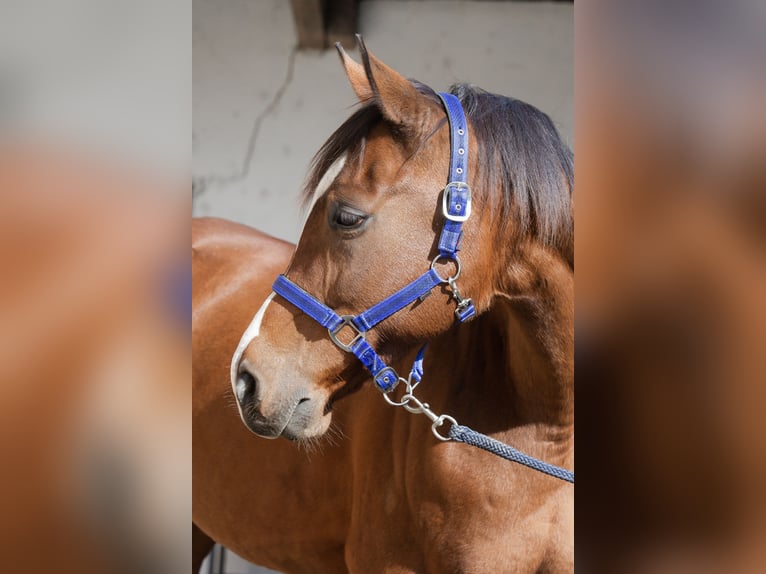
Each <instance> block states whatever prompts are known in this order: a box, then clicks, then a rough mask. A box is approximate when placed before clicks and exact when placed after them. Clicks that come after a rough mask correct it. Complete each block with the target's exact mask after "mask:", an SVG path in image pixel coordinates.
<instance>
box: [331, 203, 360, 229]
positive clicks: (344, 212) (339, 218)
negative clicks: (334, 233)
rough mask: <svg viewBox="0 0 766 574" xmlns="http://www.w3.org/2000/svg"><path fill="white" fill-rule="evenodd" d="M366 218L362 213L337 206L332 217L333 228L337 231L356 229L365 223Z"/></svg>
mask: <svg viewBox="0 0 766 574" xmlns="http://www.w3.org/2000/svg"><path fill="white" fill-rule="evenodd" d="M366 219H367V216H366V215H364V214H363V213H359V212H358V211H356V210H354V209H351V208H349V207H345V206H338V208H337V209H336V210H335V213H334V214H333V216H332V223H333V226H335V227H337V228H338V229H344V230H351V229H356V228H358V227H359V226H361V225H362V223H364V222H365V220H366Z"/></svg>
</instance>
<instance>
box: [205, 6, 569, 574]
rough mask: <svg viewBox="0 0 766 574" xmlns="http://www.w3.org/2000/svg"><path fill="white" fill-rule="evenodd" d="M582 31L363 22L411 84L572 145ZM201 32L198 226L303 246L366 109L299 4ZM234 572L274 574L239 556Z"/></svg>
mask: <svg viewBox="0 0 766 574" xmlns="http://www.w3.org/2000/svg"><path fill="white" fill-rule="evenodd" d="M573 24H574V23H573V9H572V4H566V3H565V4H560V3H555V4H554V3H551V4H549V3H540V2H532V3H523V2H522V3H516V2H510V3H508V2H474V1H451V2H449V1H445V2H442V1H428V2H422V1H421V2H402V1H383V0H376V1H374V2H373V1H370V2H362V4H361V6H360V14H359V32H360V33H362V34H363V35H364V37H365V42H366V44H367V47H368V49H370V50H371V51H372V52H373V53H374V54H375V55H377V56H378V57H379V58H381V59H382V60H383V61H385V62H386V63H387V64H389V65H390V66H392V67H393V68H394V69H396V70H398V71H399V72H401V73H402V74H404V75H405V76H407V77H411V78H417V79H418V80H420V81H422V82H425V83H427V84H429V85H430V86H431V87H433V88H435V89H446V88H447V87H449V85H450V84H452V83H454V82H459V81H462V82H471V83H473V84H476V85H478V86H481V87H482V88H484V89H487V90H490V91H493V92H498V93H502V94H506V95H510V96H514V97H516V98H519V99H522V100H525V101H528V102H530V103H532V104H534V105H536V106H537V107H539V108H540V109H542V110H543V111H545V112H546V113H548V114H549V115H550V116H551V117H552V118H553V120H554V122H555V123H556V124H557V126H558V128H559V130H560V131H561V133H562V135H563V136H564V138H565V139H566V141H567V142H568V143H569V144H570V145H572V143H573V142H572V132H573V95H574V86H573V41H574V29H573ZM193 30H194V31H193V42H194V45H193V50H194V51H193V55H194V80H193V86H194V103H193V106H194V108H193V109H194V132H193V160H194V163H193V165H194V167H193V173H194V215H196V216H202V215H214V216H218V217H225V218H228V219H232V220H236V221H241V222H243V223H247V224H249V225H253V226H255V227H257V228H259V229H261V230H263V231H266V232H267V233H270V234H272V235H275V236H277V237H281V238H283V239H288V240H291V241H295V240H297V238H298V235H299V233H300V228H301V224H302V214H301V213H300V211H299V204H298V194H299V190H300V187H301V184H302V182H303V178H304V176H305V174H306V170H307V168H308V165H309V162H310V160H311V157H312V156H313V154H314V153H315V152H316V150H317V149H318V148H319V147H320V146H321V145H322V143H323V142H324V140H325V139H326V138H327V137H328V136H329V135H330V134H331V133H332V131H333V130H334V129H335V128H336V127H337V126H339V125H340V124H341V122H342V121H343V120H344V119H345V118H346V117H348V115H350V113H351V112H350V108H351V106H352V105H353V104H354V103H355V102H356V97H355V96H354V93H353V92H352V90H351V88H350V86H349V85H348V83H347V81H346V78H345V75H344V73H343V69H342V67H341V65H340V61H339V60H338V56H337V54H336V52H335V50H334V49H333V50H328V51H325V52H296V51H295V50H294V49H293V46H294V44H295V34H294V29H293V22H292V15H291V12H290V3H289V2H288V0H195V1H194V28H193ZM348 48H350V47H347V49H348ZM351 54H352V56H354V57H356V58H357V59H358V53H357V52H356V51H352V52H351ZM226 570H227V572H232V573H238V574H239V573H243V574H244V573H247V572H249V573H255V572H265V571H264V570H261V569H257V568H255V567H253V566H249V565H247V564H246V563H245V562H244V561H242V560H240V559H238V558H237V557H236V556H233V555H232V554H230V553H229V554H228V555H227V569H226ZM203 571H206V570H204V569H203Z"/></svg>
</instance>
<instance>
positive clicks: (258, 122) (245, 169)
mask: <svg viewBox="0 0 766 574" xmlns="http://www.w3.org/2000/svg"><path fill="white" fill-rule="evenodd" d="M297 54H298V47H297V46H295V47H293V48H292V49H291V50H290V55H289V56H288V58H287V71H286V72H285V78H284V80H282V84H281V85H280V86H279V88H278V89H277V91H276V92H274V97H273V98H271V101H270V102H269V103H268V105H267V106H266V107H265V108H263V111H262V112H261V113H260V114H258V116H257V117H256V118H255V121H254V122H253V127H252V129H251V130H250V137H249V138H248V140H247V148H246V150H245V157H244V160H243V161H242V168H241V169H240V170H239V172H238V173H235V174H232V175H217V174H212V175H207V176H199V177H195V178H192V204H194V203H195V202H196V201H197V200H199V199H200V197H202V195H203V194H204V193H205V192H206V191H207V190H209V189H210V184H225V183H236V182H239V181H243V180H244V179H245V178H246V177H247V176H248V175H250V167H251V165H252V162H253V156H254V155H255V149H256V147H257V144H258V136H259V134H260V132H261V126H262V125H263V122H264V120H265V119H266V118H267V117H268V116H269V115H271V114H272V113H273V112H274V110H275V109H276V108H277V106H278V105H279V103H280V101H282V98H283V97H284V95H285V92H287V89H288V88H289V87H290V84H291V83H292V81H293V72H294V71H295V57H296V55H297Z"/></svg>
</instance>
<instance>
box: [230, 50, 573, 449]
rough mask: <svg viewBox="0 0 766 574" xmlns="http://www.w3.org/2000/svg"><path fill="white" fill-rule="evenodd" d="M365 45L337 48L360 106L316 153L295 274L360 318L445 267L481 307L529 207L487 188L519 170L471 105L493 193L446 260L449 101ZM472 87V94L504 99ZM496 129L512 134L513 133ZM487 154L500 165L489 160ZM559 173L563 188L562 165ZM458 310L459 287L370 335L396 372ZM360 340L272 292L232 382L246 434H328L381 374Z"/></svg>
mask: <svg viewBox="0 0 766 574" xmlns="http://www.w3.org/2000/svg"><path fill="white" fill-rule="evenodd" d="M359 48H360V53H361V58H362V64H359V63H357V62H355V61H354V60H352V59H351V58H350V57H349V56H347V55H346V53H345V52H344V51H343V49H342V48H340V47H338V51H339V53H340V56H341V61H342V63H343V67H344V68H345V71H346V75H347V77H348V80H349V82H350V83H351V86H352V88H353V90H354V92H355V93H356V95H357V96H358V98H359V100H360V102H361V106H360V108H359V109H358V110H357V111H356V112H355V113H354V114H353V115H352V116H351V117H350V118H349V119H348V120H347V121H346V122H345V123H344V124H343V125H342V126H341V127H340V128H338V130H337V131H336V132H335V133H334V134H333V135H332V136H331V137H330V139H329V140H328V141H327V142H326V143H325V144H324V146H323V147H322V148H321V149H320V151H319V152H318V154H317V156H316V157H315V158H314V162H313V166H312V170H311V173H310V175H309V178H308V180H307V184H306V190H305V193H306V200H307V202H308V203H309V204H310V208H309V210H310V211H309V215H308V218H307V221H306V224H305V227H304V229H303V233H302V235H301V237H300V239H299V242H298V245H297V248H296V251H295V254H294V256H293V259H292V261H291V263H290V265H289V267H288V269H287V271H286V272H285V276H286V277H287V278H288V279H289V280H290V282H292V283H293V284H295V285H297V286H299V287H300V288H301V289H303V290H305V292H307V293H309V294H311V296H313V297H314V298H315V299H316V300H318V301H321V302H322V303H323V304H324V305H326V306H327V307H329V308H330V309H332V310H333V311H334V312H335V313H337V314H338V315H340V316H354V315H356V314H358V313H360V312H362V311H363V310H365V309H368V308H370V307H371V306H373V305H375V304H377V303H379V302H380V301H382V300H384V299H385V298H386V297H388V296H389V295H391V294H392V293H394V292H396V291H397V290H399V289H401V288H402V287H403V286H404V285H406V284H407V283H408V282H410V281H412V280H414V279H415V278H417V277H418V276H419V275H421V274H423V273H424V271H426V270H428V268H429V265H430V264H431V262H433V261H435V265H434V270H435V271H436V272H437V273H438V275H439V276H440V277H451V276H452V277H454V276H455V275H456V274H457V273H458V271H461V274H460V290H461V292H463V293H464V294H466V295H467V296H470V297H471V298H472V299H473V304H474V305H475V309H476V312H477V313H481V312H482V311H484V310H486V309H487V308H488V307H489V306H490V304H491V302H492V300H493V298H494V297H495V295H496V294H497V293H498V292H499V290H501V289H502V288H503V287H502V285H501V283H502V278H503V277H504V276H505V274H506V272H507V266H508V260H509V254H508V249H510V246H511V245H512V244H515V242H514V241H512V240H511V239H510V237H511V236H512V235H513V236H517V235H518V231H519V229H520V227H519V225H515V226H514V225H508V221H509V220H511V219H512V218H511V217H509V213H510V212H509V210H510V209H515V210H518V209H521V208H522V207H523V205H522V203H523V202H522V201H521V200H519V201H514V202H508V201H506V202H504V201H503V200H502V199H499V200H495V199H492V200H490V199H489V198H491V197H493V195H492V194H491V193H490V192H489V191H487V190H486V188H487V185H488V182H489V184H491V183H492V182H494V183H495V184H497V182H498V181H500V180H501V179H503V178H504V177H506V175H507V174H506V173H505V172H506V171H508V170H507V169H506V167H507V166H506V165H505V163H503V162H504V160H503V158H502V157H501V156H500V155H498V152H497V150H494V151H493V149H492V148H493V147H497V148H498V149H500V150H501V151H502V149H503V148H502V145H497V146H495V144H494V143H493V141H492V137H491V135H490V134H491V133H492V129H493V127H492V125H491V122H492V118H491V117H490V118H489V121H487V119H486V118H485V120H483V123H482V126H480V127H479V131H480V132H481V133H484V140H485V141H484V142H479V141H477V137H476V135H475V134H473V133H472V130H473V122H472V121H471V120H472V119H473V118H472V117H471V115H472V111H471V110H467V112H468V114H467V115H468V137H469V140H468V149H466V150H465V153H467V157H468V161H467V164H466V168H467V172H468V173H467V176H468V184H469V185H470V186H471V187H472V188H473V189H474V192H473V194H474V197H476V196H477V190H478V195H479V196H481V195H482V194H484V195H485V196H486V198H488V199H487V201H474V202H473V214H472V215H471V217H470V218H469V219H468V220H467V221H465V223H464V224H463V225H462V233H463V237H462V241H461V244H462V245H461V248H462V250H461V251H460V267H461V269H460V270H458V269H457V267H458V262H457V261H455V260H452V259H450V258H447V257H444V258H441V259H440V258H439V257H438V255H439V237H440V236H439V234H440V232H441V230H442V226H443V224H444V219H445V215H444V214H443V211H442V207H441V206H442V201H443V194H444V190H445V184H446V183H447V181H448V179H447V176H448V174H449V173H450V152H451V141H450V128H449V125H448V121H447V114H446V112H445V107H444V105H443V104H442V102H441V100H440V99H439V96H438V94H436V93H435V92H434V91H433V90H431V89H430V88H428V87H426V86H424V85H422V84H419V83H418V82H415V81H410V80H407V79H406V78H404V77H403V76H402V75H400V74H399V73H397V72H396V71H394V70H393V69H391V68H390V67H388V66H387V65H385V64H384V63H383V62H381V61H380V60H378V59H377V58H376V57H375V56H373V55H372V54H370V53H369V52H368V51H367V50H366V48H365V46H364V44H363V43H362V42H361V40H360V41H359ZM464 88H465V90H467V91H470V93H471V94H473V97H474V98H478V97H479V95H482V96H484V95H486V96H487V97H490V96H491V97H494V98H502V97H501V96H493V95H492V94H486V93H485V92H481V94H479V92H478V91H471V90H473V89H472V88H469V87H464ZM458 89H460V88H458ZM503 100H508V101H513V102H516V100H510V99H508V98H503ZM525 105H526V104H525ZM473 107H474V108H476V109H475V110H473V111H476V110H479V111H480V109H479V107H477V106H473ZM530 108H531V106H530ZM538 113H540V112H538ZM540 115H541V116H543V117H544V118H545V119H546V120H547V116H544V114H541V113H540ZM547 121H548V122H550V120H547ZM551 127H552V126H551ZM497 129H498V130H500V132H501V133H506V132H507V131H508V129H509V128H508V127H507V126H506V127H503V126H497ZM516 129H518V127H517V128H516ZM482 130H483V132H482ZM553 133H554V134H555V129H554V130H553ZM556 138H558V136H557V135H556ZM482 146H483V147H482ZM461 153H462V152H461ZM488 154H489V155H488ZM487 158H489V160H488V161H487V164H488V165H485V166H480V165H479V161H480V160H482V159H487ZM489 164H492V165H489ZM538 171H539V170H538ZM555 177H558V178H560V181H563V180H565V178H561V171H560V170H559V171H558V172H557V173H556V175H555ZM495 187H498V189H499V188H500V187H502V186H501V185H499V184H498V185H495ZM482 189H484V191H482ZM530 201H532V200H530ZM505 204H507V205H505ZM548 204H551V205H553V202H548ZM567 206H568V204H567ZM567 206H565V207H567ZM554 207H557V206H554ZM562 209H564V207H562ZM529 212H530V213H529V214H527V215H528V216H529V219H530V221H535V224H539V223H541V222H542V223H545V221H543V220H544V219H545V218H544V217H542V216H541V215H540V214H537V213H536V212H535V211H534V206H531V207H530V209H529ZM520 215H522V216H523V213H521V214H520ZM521 219H523V217H522V218H521ZM538 220H540V221H538ZM515 221H520V219H519V217H516V218H515ZM554 231H555V230H554ZM509 233H510V235H509ZM450 287H452V285H450ZM454 312H455V295H454V290H453V291H450V289H448V288H447V286H446V285H445V284H441V285H439V286H437V287H436V288H434V289H433V293H432V294H431V296H430V297H427V298H426V297H424V298H419V299H417V300H415V301H413V302H412V303H411V304H408V305H407V306H406V307H405V308H403V309H401V310H399V311H397V312H395V313H394V314H393V315H391V316H390V317H389V318H387V319H386V320H385V321H383V322H381V323H379V324H377V325H376V326H374V328H371V329H370V330H368V331H366V332H365V333H364V336H365V337H366V341H367V343H369V344H370V345H371V346H372V347H373V348H374V349H375V350H376V352H377V353H378V355H379V356H380V357H381V358H382V359H383V360H384V361H385V362H386V363H387V364H397V365H398V364H400V363H401V362H402V361H403V359H404V358H405V357H412V356H413V355H414V354H415V352H416V351H417V348H418V347H419V346H420V345H422V344H423V343H424V342H425V341H427V340H429V339H432V338H434V337H437V336H439V335H440V334H442V333H444V332H446V331H447V330H448V329H450V328H451V327H452V326H453V325H454V323H455V314H454ZM358 336H360V334H359V333H358V332H357V330H356V329H355V328H354V327H353V325H347V324H344V325H342V326H341V327H339V328H338V329H335V330H334V333H333V334H332V336H330V334H329V333H328V329H326V328H323V327H322V326H321V325H320V324H318V323H317V322H316V320H315V319H313V318H312V317H310V316H309V315H307V314H306V313H305V312H303V311H302V310H301V309H300V308H299V307H297V306H296V305H294V304H293V303H291V302H289V301H287V300H286V299H285V298H284V297H282V296H279V295H275V294H272V295H271V296H270V297H269V298H268V299H267V300H266V301H265V302H264V304H263V306H262V307H261V309H260V310H259V312H258V313H257V314H256V316H255V318H254V319H253V321H252V323H251V324H250V326H249V327H248V329H247V331H246V332H245V335H244V336H243V337H242V340H241V342H240V345H239V347H238V349H237V352H236V353H235V356H234V360H233V362H232V370H231V378H232V387H233V390H234V393H235V395H236V397H237V403H238V406H239V409H240V414H241V416H242V419H243V421H244V422H245V424H246V425H247V427H248V428H249V429H250V430H251V431H253V432H254V433H256V434H258V435H260V436H263V437H268V438H276V437H279V436H284V437H286V438H290V439H309V438H312V437H316V436H320V435H322V434H323V433H325V432H326V431H327V430H328V428H329V426H330V422H331V417H332V405H333V404H334V402H336V401H337V400H338V399H340V398H342V397H343V396H345V395H347V394H349V393H351V392H353V391H355V390H356V389H358V388H359V387H360V386H361V385H362V384H363V382H364V381H365V380H366V379H368V378H369V373H367V372H366V371H365V370H364V368H363V367H362V365H361V364H360V363H359V361H357V359H356V358H355V357H354V356H353V355H352V354H351V353H348V352H344V350H343V349H342V346H343V345H350V344H351V343H352V341H353V340H355V339H356V338H357V337H358ZM336 339H337V341H336ZM338 341H339V342H340V343H341V344H340V345H338V344H337V342H338Z"/></svg>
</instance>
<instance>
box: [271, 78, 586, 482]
mask: <svg viewBox="0 0 766 574" xmlns="http://www.w3.org/2000/svg"><path fill="white" fill-rule="evenodd" d="M439 97H440V98H441V100H442V103H443V104H444V108H445V109H446V110H447V118H448V120H449V127H450V174H449V180H448V183H447V185H446V187H445V188H444V193H443V194H442V212H443V213H444V218H445V221H444V226H443V227H442V232H441V236H440V237H439V253H438V254H437V255H436V257H434V259H433V261H432V262H431V268H430V269H429V270H428V271H426V272H425V273H423V275H421V276H420V277H418V278H417V279H415V280H414V281H412V282H411V283H410V284H408V285H405V286H404V287H402V288H401V289H399V291H397V292H396V293H394V294H393V295H390V296H389V297H386V298H385V299H383V301H381V302H380V303H378V304H376V305H373V306H372V307H370V308H369V309H367V310H366V311H363V312H362V313H359V314H358V315H356V316H354V315H338V314H337V313H336V312H335V311H333V310H332V309H330V308H329V307H328V306H327V305H325V304H324V303H322V302H321V301H319V300H317V299H316V297H314V296H312V295H310V294H309V293H307V292H306V291H304V290H303V289H301V288H300V287H298V286H297V285H296V284H295V283H293V282H292V281H290V280H289V279H288V278H287V277H285V276H284V275H280V276H279V277H277V280H276V281H274V285H273V286H272V289H273V290H274V292H275V293H277V294H278V295H280V296H282V297H284V298H285V299H286V300H288V301H289V302H290V303H292V304H293V305H295V306H296V307H298V308H299V309H300V310H301V311H303V312H304V313H306V315H308V316H309V317H311V318H312V319H314V320H315V321H316V322H317V323H319V324H320V325H322V327H325V328H326V329H327V331H328V332H329V334H330V339H332V342H333V343H335V344H336V345H337V346H338V347H340V348H341V349H343V350H344V351H346V352H349V353H353V354H354V355H356V357H357V358H358V359H359V360H360V361H361V362H362V364H363V365H364V366H365V367H366V368H367V370H368V371H370V373H372V377H373V380H374V381H375V384H376V385H377V386H378V388H379V389H380V390H381V391H383V393H384V395H383V397H384V398H385V399H386V400H387V401H388V402H389V404H391V405H393V406H399V407H404V408H405V409H407V410H408V411H409V412H411V413H422V414H424V415H425V416H427V417H428V418H429V419H430V420H431V422H432V426H431V430H432V431H433V433H434V435H435V436H436V437H437V438H438V439H439V440H454V441H459V442H464V443H466V444H470V445H473V446H476V447H478V448H482V449H484V450H486V451H489V452H491V453H493V454H496V455H497V456H500V457H502V458H504V459H506V460H510V461H514V462H517V463H520V464H523V465H525V466H528V467H529V468H533V469H535V470H537V471H540V472H543V473H545V474H548V475H550V476H553V477H556V478H559V479H561V480H565V481H567V482H571V483H574V472H572V471H570V470H567V469H564V468H560V467H558V466H555V465H552V464H548V463H546V462H543V461H541V460H539V459H536V458H534V457H531V456H529V455H526V454H524V453H523V452H520V451H518V450H516V449H515V448H513V447H511V446H509V445H506V444H503V443H501V442H499V441H496V440H495V439H493V438H491V437H488V436H486V435H483V434H481V433H478V432H476V431H474V430H472V429H470V428H468V427H465V426H462V425H458V424H457V421H456V420H455V419H454V418H452V417H450V416H449V415H437V414H436V413H434V412H433V411H432V410H431V409H430V407H429V406H428V403H423V402H422V401H420V400H419V399H418V398H417V397H415V396H414V395H413V390H414V388H415V387H416V386H417V384H418V383H419V382H420V379H421V377H422V376H423V355H424V353H425V350H426V346H425V345H424V346H423V347H422V348H421V349H420V351H419V352H418V354H417V357H416V358H415V363H414V364H413V366H412V370H411V371H410V375H409V378H407V379H404V378H402V377H400V376H399V375H398V374H397V372H396V371H395V370H394V369H393V368H392V367H390V366H388V365H386V363H385V362H384V361H383V359H381V358H380V356H379V355H378V354H377V353H376V352H375V349H373V348H372V346H371V345H370V344H369V343H368V342H367V341H366V340H365V334H366V333H367V331H369V330H370V329H372V328H373V327H374V326H375V325H377V324H378V323H380V322H381V321H383V320H384V319H387V318H388V317H390V316H391V315H393V314H394V313H396V312H397V311H400V310H401V309H403V308H404V307H406V306H407V305H409V304H410V303H412V302H413V301H415V300H416V299H421V300H422V299H424V298H425V297H427V296H428V295H429V294H430V293H431V290H432V289H433V288H434V287H436V286H437V285H441V284H444V283H446V284H448V285H449V288H450V290H451V292H452V297H453V298H454V299H455V301H456V302H457V308H456V309H455V317H456V318H457V319H458V321H460V322H463V321H467V320H468V319H470V318H471V317H473V316H474V315H475V314H476V309H475V308H474V306H473V301H471V299H466V298H463V296H462V295H461V294H460V290H459V289H458V287H457V279H458V277H459V276H460V270H461V267H460V259H459V258H458V255H457V252H458V251H459V250H460V243H461V239H462V236H463V232H462V226H463V222H464V221H466V220H467V219H468V218H469V217H470V215H471V188H470V187H468V184H467V183H466V171H467V168H468V125H467V123H466V119H465V114H464V113H463V106H462V105H461V104H460V100H458V99H457V98H456V97H455V96H453V95H452V94H445V93H440V94H439ZM439 260H444V261H445V262H446V261H454V262H455V265H456V270H455V274H454V275H453V276H451V277H448V278H446V279H445V278H443V277H441V276H440V275H439V274H438V273H437V271H436V269H435V267H436V264H437V263H438V261H439ZM345 328H349V329H351V331H353V333H354V336H353V338H352V339H351V341H350V342H349V343H344V342H343V341H341V340H340V339H339V338H338V335H339V334H340V332H341V331H342V330H343V329H345ZM399 381H403V382H404V383H405V387H406V392H405V394H404V395H403V396H402V398H401V399H400V401H398V402H397V401H394V400H392V399H391V398H389V393H390V392H391V391H392V390H393V389H394V387H396V385H397V383H399ZM444 422H450V423H452V424H451V428H450V430H449V434H448V435H447V436H443V435H442V434H440V433H439V430H438V429H439V427H441V426H442V424H443V423H444Z"/></svg>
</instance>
